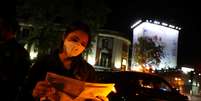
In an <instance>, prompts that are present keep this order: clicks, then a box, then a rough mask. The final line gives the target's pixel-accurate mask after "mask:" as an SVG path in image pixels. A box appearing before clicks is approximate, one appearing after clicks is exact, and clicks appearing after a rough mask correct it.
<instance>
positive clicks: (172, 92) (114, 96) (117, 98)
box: [97, 71, 188, 101]
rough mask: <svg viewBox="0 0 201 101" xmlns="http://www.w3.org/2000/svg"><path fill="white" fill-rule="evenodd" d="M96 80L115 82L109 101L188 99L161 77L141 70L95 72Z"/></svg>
mask: <svg viewBox="0 0 201 101" xmlns="http://www.w3.org/2000/svg"><path fill="white" fill-rule="evenodd" d="M97 75H98V81H99V82H103V83H115V89H116V93H114V92H111V93H110V94H109V95H108V97H109V100H110V101H188V97H187V96H184V95H182V94H180V93H179V92H178V91H177V90H176V89H174V88H172V86H171V85H170V84H169V83H168V82H167V81H166V80H164V79H163V78H162V77H160V76H157V75H154V74H148V73H141V72H100V71H99V72H97Z"/></svg>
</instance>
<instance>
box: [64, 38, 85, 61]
mask: <svg viewBox="0 0 201 101" xmlns="http://www.w3.org/2000/svg"><path fill="white" fill-rule="evenodd" d="M84 49H85V47H84V46H82V45H81V44H80V43H79V42H73V41H68V40H65V42H64V50H65V51H66V54H67V56H68V57H74V56H78V55H80V54H81V53H82V52H83V51H84Z"/></svg>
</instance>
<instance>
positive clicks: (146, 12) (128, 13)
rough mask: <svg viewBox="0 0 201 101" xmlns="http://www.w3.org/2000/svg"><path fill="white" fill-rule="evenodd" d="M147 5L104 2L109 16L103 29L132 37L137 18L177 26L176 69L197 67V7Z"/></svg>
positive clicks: (200, 38) (200, 35)
mask: <svg viewBox="0 0 201 101" xmlns="http://www.w3.org/2000/svg"><path fill="white" fill-rule="evenodd" d="M147 1H148V0H147ZM147 1H146V0H137V1H136V0H133V1H126V0H124V1H122V0H121V1H118V0H116V1H114V0H109V1H106V3H107V5H108V7H109V8H110V9H111V13H110V14H108V19H107V23H106V25H105V28H108V29H112V30H116V31H119V32H122V33H125V34H126V35H129V36H130V37H132V30H131V29H130V26H131V25H132V24H133V23H134V22H136V21H137V20H139V19H141V18H143V19H155V20H158V21H161V22H166V23H168V24H172V25H175V26H179V27H181V28H182V29H181V31H180V33H179V43H178V65H196V64H201V31H200V30H201V23H200V22H201V20H200V19H201V16H200V14H199V13H201V12H200V11H199V9H200V8H201V7H199V5H196V3H197V2H193V3H191V2H185V3H184V1H177V2H175V1H176V0H175V1H171V0H170V1H167V0H161V1H160V2H153V0H149V2H147Z"/></svg>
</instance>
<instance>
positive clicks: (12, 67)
mask: <svg viewBox="0 0 201 101" xmlns="http://www.w3.org/2000/svg"><path fill="white" fill-rule="evenodd" d="M0 53H1V55H0V90H1V92H2V94H1V95H0V97H1V99H4V101H13V100H14V98H15V96H16V94H17V92H18V90H19V88H20V86H21V85H22V83H23V81H24V79H25V76H26V75H27V72H28V70H29V69H30V65H31V61H30V59H29V54H28V52H27V51H26V50H25V49H24V47H22V46H21V45H20V44H19V43H18V42H17V41H16V40H15V39H11V40H8V41H7V42H3V43H0Z"/></svg>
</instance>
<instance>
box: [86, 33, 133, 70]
mask: <svg viewBox="0 0 201 101" xmlns="http://www.w3.org/2000/svg"><path fill="white" fill-rule="evenodd" d="M128 37H129V36H128V35H125V34H123V33H120V32H117V31H112V30H99V31H98V32H97V34H96V36H95V38H94V40H93V41H92V45H93V46H92V51H91V53H89V54H88V55H87V56H86V57H87V58H86V59H87V61H88V62H89V63H90V64H91V65H94V67H95V69H96V70H97V71H114V70H117V71H126V70H129V63H128V61H129V47H130V45H131V42H130V40H129V38H128Z"/></svg>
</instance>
